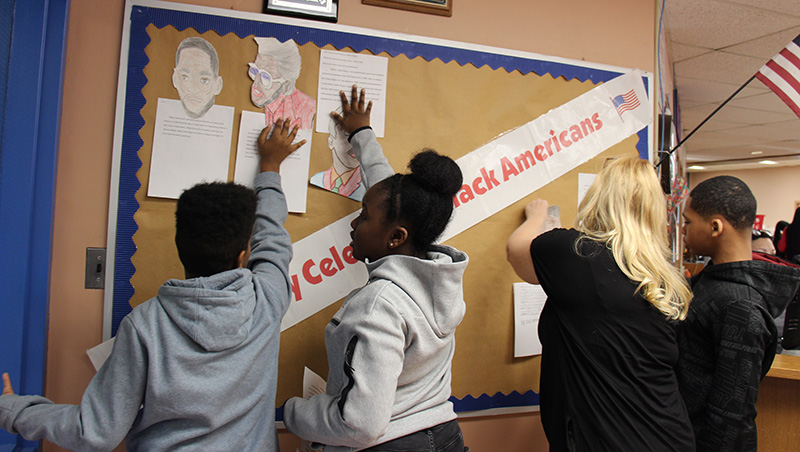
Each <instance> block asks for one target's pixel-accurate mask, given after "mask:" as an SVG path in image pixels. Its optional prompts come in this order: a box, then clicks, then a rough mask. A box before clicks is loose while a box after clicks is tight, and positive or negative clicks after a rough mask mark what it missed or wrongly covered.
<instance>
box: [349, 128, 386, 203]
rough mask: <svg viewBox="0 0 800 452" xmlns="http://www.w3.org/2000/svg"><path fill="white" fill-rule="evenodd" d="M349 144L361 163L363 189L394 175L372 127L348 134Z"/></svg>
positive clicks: (367, 188)
mask: <svg viewBox="0 0 800 452" xmlns="http://www.w3.org/2000/svg"><path fill="white" fill-rule="evenodd" d="M350 144H351V145H352V146H353V151H354V152H355V154H356V158H357V159H358V162H359V164H361V179H362V181H364V189H365V190H369V188H370V187H372V186H373V185H375V184H377V183H378V182H380V181H382V180H384V179H386V178H387V177H391V176H393V175H394V170H393V169H392V166H391V165H389V161H388V160H386V156H385V155H383V148H381V145H380V144H379V143H378V140H377V139H376V138H375V132H374V131H373V130H372V128H370V127H365V128H363V129H360V130H356V131H355V132H354V133H353V134H352V135H350Z"/></svg>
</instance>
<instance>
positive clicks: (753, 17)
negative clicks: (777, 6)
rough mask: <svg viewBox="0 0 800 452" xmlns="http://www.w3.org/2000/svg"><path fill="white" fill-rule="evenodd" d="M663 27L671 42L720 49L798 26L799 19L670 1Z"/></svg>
mask: <svg viewBox="0 0 800 452" xmlns="http://www.w3.org/2000/svg"><path fill="white" fill-rule="evenodd" d="M665 16H666V17H665V19H664V27H665V29H666V30H667V31H668V32H669V34H670V36H671V39H672V41H674V42H679V43H682V44H688V45H693V46H696V47H706V48H711V49H721V48H724V47H728V46H731V45H734V44H738V43H741V42H746V41H751V40H753V39H756V38H760V37H761V36H764V35H766V34H768V33H774V32H775V31H776V30H785V29H787V28H791V27H793V26H796V25H797V17H795V16H790V15H787V14H785V13H779V12H775V11H770V10H767V9H762V8H756V7H752V6H749V2H748V4H740V3H730V2H724V1H719V0H702V1H697V0H670V1H668V2H666V10H665Z"/></svg>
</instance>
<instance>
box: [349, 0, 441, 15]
mask: <svg viewBox="0 0 800 452" xmlns="http://www.w3.org/2000/svg"><path fill="white" fill-rule="evenodd" d="M361 3H363V4H365V5H376V6H386V7H388V8H396V9H405V10H409V11H417V12H420V13H428V14H438V15H440V16H448V17H449V16H452V15H453V0H361Z"/></svg>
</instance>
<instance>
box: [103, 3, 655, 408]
mask: <svg viewBox="0 0 800 452" xmlns="http://www.w3.org/2000/svg"><path fill="white" fill-rule="evenodd" d="M190 36H200V37H202V38H204V39H206V40H207V41H209V42H210V43H211V44H213V46H214V47H215V48H216V49H217V51H218V53H219V58H220V68H219V72H220V76H222V77H223V80H224V88H223V89H222V91H221V92H220V94H219V95H218V96H217V97H216V101H215V102H216V104H218V105H225V106H231V107H234V108H235V114H234V125H233V136H232V140H231V153H230V169H229V175H228V177H229V180H232V179H233V171H234V163H235V157H236V155H235V154H236V145H237V143H236V141H237V131H238V122H239V118H240V114H241V112H242V111H246V110H249V111H256V112H257V111H262V112H263V110H261V109H259V108H258V107H256V106H255V105H254V104H253V103H251V101H250V95H249V90H250V85H251V79H250V78H249V77H248V74H247V67H248V66H247V63H249V62H252V61H253V59H254V57H255V55H256V53H257V44H256V42H255V41H254V39H253V37H274V38H277V39H278V40H280V41H286V40H287V39H293V40H294V41H295V42H296V44H297V45H298V48H299V51H300V54H301V57H302V69H301V73H300V77H299V78H298V80H297V83H296V87H297V88H298V89H299V90H301V91H303V92H305V93H307V94H308V95H309V96H311V97H315V96H316V93H317V83H318V65H319V59H320V49H326V50H338V51H342V52H357V53H364V54H369V55H378V56H382V57H386V58H388V79H387V80H388V81H387V98H386V104H387V107H386V132H385V137H384V138H380V139H379V141H380V143H381V145H382V146H383V149H384V152H385V153H386V155H387V158H388V160H389V163H390V164H391V165H392V167H393V168H395V170H396V171H398V172H402V171H404V170H405V167H406V165H407V163H408V161H409V159H410V157H411V156H412V155H413V154H414V153H415V152H418V151H419V150H421V149H422V148H433V149H436V150H437V151H439V152H441V153H443V154H446V155H448V156H450V157H452V158H453V159H457V158H459V157H461V156H463V155H466V154H468V153H469V152H471V151H473V150H474V149H476V148H478V147H480V146H481V145H483V144H485V143H488V142H490V141H492V140H493V139H495V138H497V137H498V136H501V135H502V134H504V133H506V132H508V131H510V130H513V129H515V128H516V127H519V126H521V125H523V124H525V123H527V122H529V121H531V120H533V119H535V118H537V117H539V116H541V115H542V114H544V113H547V112H548V111H550V110H551V109H553V108H555V107H558V106H560V105H562V104H564V103H566V102H568V101H570V100H572V99H574V98H575V97H577V96H579V95H581V94H583V93H585V92H587V91H589V90H591V89H592V88H594V87H595V86H597V85H598V84H600V83H603V82H606V81H609V80H611V79H613V78H615V77H617V76H619V75H621V74H623V73H626V72H627V71H628V70H627V69H625V68H619V67H611V66H605V65H599V64H590V63H586V62H583V61H572V60H565V59H561V58H554V57H546V56H542V55H535V54H530V53H524V52H517V51H511V50H505V49H498V48H489V47H483V46H477V45H471V44H470V45H468V44H462V43H456V42H450V41H443V40H436V39H431V38H424V37H418V36H408V35H398V34H393V33H386V32H380V31H375V30H367V29H362V28H354V27H346V26H339V25H334V24H327V23H319V22H311V21H304V20H299V19H290V18H282V17H277V16H268V15H261V14H251V13H242V12H237V11H229V10H221V9H212V8H204V7H196V6H190V5H177V4H172V3H166V2H157V1H129V3H128V5H126V21H125V25H124V36H123V48H122V60H121V69H120V76H119V77H120V79H119V80H120V85H119V92H118V98H117V103H118V107H117V108H118V110H117V112H118V113H117V118H116V130H115V144H114V159H113V168H112V199H111V204H110V209H109V245H108V251H109V255H108V256H109V262H113V267H110V268H109V272H108V275H107V282H106V323H105V325H104V329H105V333H104V334H106V335H107V337H109V336H111V335H113V334H114V332H115V331H116V328H117V326H118V325H119V322H120V321H121V320H122V318H123V317H124V316H125V315H127V313H128V312H130V310H131V306H136V305H138V304H140V303H142V302H144V301H146V300H148V299H149V298H151V297H153V296H155V295H156V294H157V290H158V287H159V286H160V285H161V284H162V283H163V282H164V281H166V280H167V279H170V278H183V268H182V266H181V264H180V261H179V259H178V256H177V251H176V249H175V246H174V242H173V237H174V211H175V200H171V199H162V198H151V197H148V196H147V180H148V177H149V167H150V156H151V152H152V141H153V124H154V120H155V119H154V118H155V114H156V103H157V99H158V98H167V99H178V94H177V92H176V90H175V88H174V87H173V86H172V82H171V76H172V70H173V67H174V66H175V50H176V46H177V45H178V43H179V42H180V41H181V40H183V39H184V38H186V37H190ZM644 81H645V85H646V86H647V89H648V90H650V83H649V76H647V75H645V80H644ZM651 95H652V93H651ZM324 114H328V112H324V111H318V112H317V116H319V115H324ZM649 129H650V128H649V127H646V128H644V129H642V130H641V131H640V132H639V133H638V134H636V135H633V136H631V137H630V138H628V139H626V140H624V141H622V142H621V143H619V144H617V145H615V146H613V147H611V148H610V149H608V150H606V151H604V152H603V153H601V154H599V155H598V156H596V157H595V158H593V159H591V160H589V161H588V162H586V163H584V164H582V165H579V166H578V167H576V168H575V169H574V170H572V171H570V172H569V173H567V174H565V175H564V176H562V177H560V178H558V179H556V180H555V181H553V182H551V183H549V184H548V185H546V186H544V187H543V188H541V189H540V190H538V191H536V192H534V193H533V194H531V195H529V196H528V197H526V198H525V199H522V200H520V201H518V202H516V203H515V204H513V205H511V206H510V207H508V208H506V209H504V210H502V211H500V212H499V213H497V214H495V215H493V216H491V217H489V218H488V219H486V220H484V221H482V222H480V223H479V224H477V225H475V226H473V227H471V228H469V229H467V230H466V231H464V232H462V233H460V234H458V235H456V236H455V237H453V238H451V239H450V240H448V241H447V242H446V244H448V245H451V246H454V247H456V248H458V249H460V250H462V251H464V252H466V253H467V254H468V255H469V257H470V264H469V266H468V268H467V271H466V274H465V278H464V294H465V301H466V304H467V313H466V316H465V318H464V321H463V323H462V324H461V325H460V326H459V328H458V330H457V333H456V344H457V345H456V354H455V357H454V359H453V372H452V374H453V380H452V391H453V397H452V398H451V400H452V401H453V402H454V404H455V406H456V410H457V411H474V410H484V409H490V408H499V407H510V406H526V407H531V406H533V407H535V406H537V405H538V403H539V399H538V394H537V391H538V387H539V363H540V359H539V357H538V356H534V357H527V358H514V357H513V355H514V351H513V341H514V323H513V322H514V320H513V299H512V284H513V283H514V282H519V281H520V280H519V278H517V277H516V275H515V274H514V272H513V270H512V268H511V266H510V265H509V264H508V263H507V262H506V259H505V243H506V239H507V238H508V236H509V235H510V234H511V232H512V231H513V230H514V229H515V228H516V227H517V226H518V225H519V224H520V223H521V221H522V219H523V209H524V206H525V204H526V203H527V202H529V201H530V200H532V199H535V198H544V199H547V200H549V201H550V203H551V204H556V205H559V206H560V207H561V215H562V224H563V225H564V226H565V227H570V226H571V225H572V222H573V221H574V218H575V215H576V211H577V195H578V174H579V173H597V172H598V171H599V170H600V168H601V167H602V164H603V161H604V160H605V159H606V158H608V157H614V156H621V155H631V154H636V153H638V154H639V155H640V156H641V157H642V158H649V156H650V152H651V149H652V144H651V142H652V139H651V138H652V134H651V133H650V130H649ZM330 163H331V155H330V150H329V149H328V146H327V134H323V133H316V132H314V135H313V140H312V147H311V163H310V169H309V175H311V174H315V173H317V172H320V171H324V170H325V169H326V168H328V167H329V165H330ZM359 208H360V204H359V203H358V202H356V201H353V200H350V199H348V198H345V197H343V196H338V195H335V194H332V193H329V192H327V191H324V190H321V189H318V188H316V187H313V186H309V188H308V199H307V212H306V213H304V214H290V215H289V218H288V220H287V222H286V228H287V230H288V231H289V233H290V234H291V237H292V241H293V242H297V241H299V240H301V239H303V238H304V237H306V236H308V235H310V234H312V233H313V232H315V231H318V230H320V229H321V228H324V227H326V226H327V225H329V224H330V223H332V222H334V221H336V220H339V219H341V218H343V217H344V216H346V215H348V214H351V213H352V212H354V211H356V210H358V209H359ZM340 305H341V300H340V301H339V302H337V303H335V304H333V305H331V306H329V307H328V308H326V309H324V310H322V311H320V312H319V313H317V314H315V315H314V316H312V317H310V318H308V319H306V320H304V321H302V322H300V323H299V324H297V325H295V326H293V327H291V328H289V329H287V330H285V331H284V332H283V333H282V338H281V350H280V362H279V376H278V394H277V403H278V404H279V405H280V404H281V403H282V401H283V400H285V399H287V398H288V397H291V396H295V395H300V394H301V393H302V388H301V386H302V374H303V367H304V366H306V367H309V368H310V369H312V370H313V371H315V372H316V373H318V374H320V375H322V376H323V377H324V376H325V375H327V370H328V369H327V359H326V355H325V345H324V330H325V326H326V325H327V323H328V321H329V320H330V318H331V317H332V316H333V314H334V313H335V312H336V310H337V309H338V308H339V306H340Z"/></svg>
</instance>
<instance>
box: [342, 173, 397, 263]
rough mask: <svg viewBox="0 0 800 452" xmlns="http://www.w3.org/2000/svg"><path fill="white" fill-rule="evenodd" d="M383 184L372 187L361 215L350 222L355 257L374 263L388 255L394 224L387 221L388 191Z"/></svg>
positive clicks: (366, 195)
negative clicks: (383, 187)
mask: <svg viewBox="0 0 800 452" xmlns="http://www.w3.org/2000/svg"><path fill="white" fill-rule="evenodd" d="M380 186H381V183H380V182H379V183H378V184H377V185H374V186H372V187H370V189H369V190H367V193H365V194H364V200H363V201H362V202H361V214H360V215H359V216H357V217H356V218H354V219H353V221H352V222H350V227H351V228H352V231H350V238H351V239H352V241H351V242H350V246H351V247H352V248H353V257H354V258H356V259H358V260H360V261H362V262H364V260H365V259H369V261H370V262H374V261H376V260H378V259H380V258H382V257H384V256H386V255H387V254H388V251H389V250H388V247H387V244H388V243H389V239H390V237H391V235H392V226H393V224H392V223H390V222H387V221H386V191H385V190H383V189H381V188H380Z"/></svg>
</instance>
